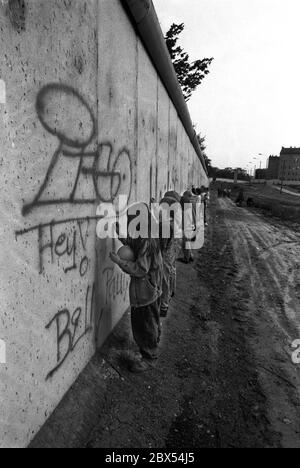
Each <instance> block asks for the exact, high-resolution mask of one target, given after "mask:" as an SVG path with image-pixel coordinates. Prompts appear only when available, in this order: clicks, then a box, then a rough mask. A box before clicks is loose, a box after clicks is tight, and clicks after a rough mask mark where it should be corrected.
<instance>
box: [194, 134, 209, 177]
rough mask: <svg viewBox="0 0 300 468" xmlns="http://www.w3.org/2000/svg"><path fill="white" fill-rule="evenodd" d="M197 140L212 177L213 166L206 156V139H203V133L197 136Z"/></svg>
mask: <svg viewBox="0 0 300 468" xmlns="http://www.w3.org/2000/svg"><path fill="white" fill-rule="evenodd" d="M197 139H198V142H199V146H200V148H201V152H202V155H203V157H204V159H205V163H206V167H207V171H208V175H210V173H211V170H212V165H211V159H209V157H208V156H207V154H206V143H205V140H206V137H205V136H204V137H202V136H201V133H199V134H198V135H197Z"/></svg>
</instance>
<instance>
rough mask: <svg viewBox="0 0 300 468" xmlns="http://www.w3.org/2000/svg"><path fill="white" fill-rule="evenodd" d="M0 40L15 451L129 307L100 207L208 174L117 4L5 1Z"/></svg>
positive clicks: (5, 382) (6, 387)
mask: <svg viewBox="0 0 300 468" xmlns="http://www.w3.org/2000/svg"><path fill="white" fill-rule="evenodd" d="M0 39H1V53H2V57H1V62H0V80H1V81H0V116H1V120H0V164H1V172H0V180H1V196H0V212H1V226H0V230H1V239H2V249H1V252H0V256H1V270H0V293H1V303H0V339H1V346H2V349H3V347H5V353H2V361H3V362H1V363H0V395H1V410H0V411H1V429H0V441H1V442H0V446H3V447H24V446H26V445H27V444H28V443H29V442H30V440H31V439H32V438H33V437H34V435H35V434H36V432H37V431H38V430H39V428H40V427H41V426H42V425H43V423H44V422H45V421H46V419H47V418H48V417H49V416H50V414H51V412H52V411H53V410H54V409H55V407H56V406H57V404H58V403H59V401H60V400H61V399H62V397H63V395H64V394H65V393H66V392H67V390H68V389H69V388H70V386H71V385H72V384H73V383H74V381H75V380H76V378H77V377H78V375H79V374H80V372H81V371H82V370H83V369H84V367H85V366H86V365H87V363H88V362H89V360H90V359H91V357H92V356H93V355H94V353H95V351H96V348H97V346H100V345H101V344H102V343H103V342H104V340H105V339H106V338H107V336H108V335H109V333H110V331H111V330H112V328H113V327H114V326H115V325H116V323H117V322H118V321H119V320H120V318H121V317H122V315H123V314H124V312H125V311H126V310H127V309H128V306H129V302H128V286H129V278H128V277H127V276H126V275H125V274H123V273H121V272H120V270H119V269H118V268H117V267H114V266H113V264H112V263H111V262H110V260H109V252H110V251H111V250H112V249H113V248H118V245H117V242H118V241H99V240H97V236H96V227H97V213H98V210H99V208H98V207H99V205H100V204H101V203H105V202H112V201H114V200H116V198H117V197H118V195H120V194H122V195H125V198H126V201H129V202H134V201H136V200H139V201H141V200H142V201H145V202H149V200H150V198H151V197H154V198H156V199H159V198H160V197H161V196H162V195H163V194H164V192H165V191H166V190H168V189H175V190H177V191H179V192H183V191H184V190H185V189H186V188H187V187H188V186H191V185H192V184H194V185H197V186H199V185H203V184H204V185H207V177H206V174H205V171H204V169H203V166H202V164H201V162H200V160H199V157H198V156H197V154H196V152H195V149H194V147H193V145H192V144H191V141H190V139H189V137H188V135H187V133H186V131H185V128H184V126H183V124H182V121H181V119H180V118H179V116H178V114H177V111H176V109H175V107H174V105H173V103H172V101H171V99H170V97H169V95H168V92H167V90H166V89H165V87H164V85H163V84H162V82H161V79H160V77H159V75H158V73H157V71H156V69H155V68H154V66H153V64H152V62H151V60H150V58H149V56H148V54H147V52H146V50H145V48H144V45H143V44H142V41H141V39H140V38H139V36H138V34H137V33H136V31H135V29H134V27H133V25H132V22H131V21H130V19H129V17H128V14H127V13H126V12H125V10H124V7H123V6H122V4H121V2H120V0H7V1H6V0H2V1H1V3H0ZM4 354H5V359H3V356H4ZM4 361H5V362H6V363H4Z"/></svg>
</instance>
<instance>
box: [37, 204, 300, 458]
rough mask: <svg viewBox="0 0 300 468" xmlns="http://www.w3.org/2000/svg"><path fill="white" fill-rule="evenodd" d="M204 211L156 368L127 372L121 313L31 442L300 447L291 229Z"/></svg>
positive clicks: (241, 213)
mask: <svg viewBox="0 0 300 468" xmlns="http://www.w3.org/2000/svg"><path fill="white" fill-rule="evenodd" d="M210 211H211V213H210V225H209V228H208V230H207V239H206V244H205V247H204V249H203V250H202V251H201V252H200V254H199V255H198V257H197V260H196V261H195V263H194V265H193V266H186V265H184V264H181V263H178V277H179V281H178V291H177V295H176V298H175V300H174V303H173V306H172V310H171V313H170V315H169V317H168V318H167V320H166V321H165V322H164V335H163V345H162V349H161V356H160V360H159V366H158V367H157V368H156V369H155V370H151V371H150V372H148V373H146V374H143V375H138V376H135V375H132V374H130V373H129V372H128V371H127V368H126V365H125V362H124V353H126V351H127V350H128V349H132V348H133V344H132V340H131V339H130V318H129V315H126V317H124V320H123V321H122V323H121V324H120V326H119V327H118V328H117V329H116V330H115V333H114V334H113V335H112V336H111V338H110V339H109V341H108V342H107V343H106V345H105V347H104V348H103V349H102V350H101V351H100V352H99V353H98V355H97V356H95V358H94V359H93V361H92V362H91V363H90V365H89V366H88V367H87V369H86V370H85V371H84V373H83V374H82V375H81V376H80V377H79V379H78V381H77V382H76V384H75V385H74V387H73V388H72V389H71V391H70V392H69V393H68V395H67V396H66V398H65V399H64V400H63V401H62V403H61V405H60V406H59V407H58V408H57V410H56V411H55V413H54V414H53V416H52V417H51V418H50V419H49V421H48V423H47V424H46V425H45V427H44V428H43V429H42V431H41V432H40V433H39V434H38V436H37V437H36V439H35V440H34V441H33V443H32V447H87V448H97V447H104V448H132V447H135V448H140V447H145V448H147V447H149V448H168V449H171V448H172V449H177V450H178V449H182V448H201V447H216V448H219V447H300V399H299V389H300V365H299V366H296V365H295V364H293V363H292V360H291V354H292V349H291V343H292V342H293V341H294V340H295V339H298V338H299V339H300V308H299V300H300V255H299V253H300V243H299V235H300V226H299V225H296V224H295V225H292V224H288V223H283V222H281V221H279V220H274V219H272V218H266V217H264V216H263V215H260V214H259V213H258V212H257V211H256V212H254V211H253V212H251V211H248V210H246V209H244V208H237V207H235V205H234V204H233V203H232V202H231V201H230V200H223V199H222V200H216V198H215V197H213V198H212V202H211V210H210Z"/></svg>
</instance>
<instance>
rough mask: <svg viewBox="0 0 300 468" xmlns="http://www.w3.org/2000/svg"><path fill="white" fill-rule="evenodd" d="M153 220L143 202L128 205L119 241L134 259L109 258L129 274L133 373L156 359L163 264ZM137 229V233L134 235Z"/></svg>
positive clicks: (141, 370) (159, 332) (113, 255)
mask: <svg viewBox="0 0 300 468" xmlns="http://www.w3.org/2000/svg"><path fill="white" fill-rule="evenodd" d="M134 213H135V214H134ZM137 218H138V225H139V231H137V230H136V229H135V232H134V233H133V232H132V226H135V228H136V227H137V225H136V224H135V223H136V220H137ZM153 222H155V220H153V217H152V216H151V213H150V211H149V208H148V206H147V205H146V204H144V203H140V204H137V205H134V206H133V207H131V208H130V209H129V210H128V237H127V239H126V240H122V239H120V240H121V242H123V244H124V245H127V246H129V247H130V248H131V250H132V251H133V254H134V258H135V260H134V261H125V260H122V259H121V258H120V257H119V256H118V255H117V254H116V253H111V255H110V258H111V260H112V261H113V262H114V263H116V264H117V265H118V266H119V267H120V268H121V269H122V270H123V271H124V272H125V273H127V274H129V275H130V276H131V282H130V291H129V292H130V304H131V324H132V332H133V337H134V339H135V341H136V343H137V345H138V347H139V350H140V353H141V357H142V358H141V359H140V360H137V361H135V362H133V363H132V364H131V366H130V370H131V371H132V372H134V373H140V372H144V371H147V370H149V369H151V368H152V367H153V365H154V364H155V363H156V362H157V359H158V344H159V341H160V335H161V329H160V300H161V294H162V276H163V264H162V256H161V251H160V245H159V239H152V238H151V223H153ZM145 229H146V235H145V236H144V235H143V234H144V233H145ZM137 232H140V234H139V235H137Z"/></svg>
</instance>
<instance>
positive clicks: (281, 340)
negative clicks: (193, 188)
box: [218, 200, 300, 447]
mask: <svg viewBox="0 0 300 468" xmlns="http://www.w3.org/2000/svg"><path fill="white" fill-rule="evenodd" d="M218 203H219V206H220V209H221V211H222V215H223V216H224V221H225V224H226V227H227V230H228V232H229V233H230V242H231V244H232V246H233V252H234V260H235V263H236V265H237V267H238V271H239V274H238V277H237V279H236V281H237V284H238V285H239V286H238V287H240V288H241V290H243V289H245V285H247V292H248V294H249V298H248V299H247V313H246V316H247V317H249V319H250V318H251V321H252V322H253V331H254V333H253V336H252V337H250V336H249V337H248V338H249V343H250V345H251V348H252V350H253V353H254V355H255V358H256V359H255V361H256V366H257V369H258V371H259V381H260V383H261V385H262V388H263V390H264V393H265V395H266V397H267V403H268V404H267V409H268V417H269V420H270V423H271V425H272V427H273V428H274V429H275V430H277V431H278V432H279V433H281V437H282V440H281V442H282V444H283V445H286V446H291V445H292V446H297V447H299V446H300V412H299V410H300V406H299V405H300V399H299V397H300V395H299V391H300V373H299V367H296V366H295V365H294V364H292V361H291V353H292V348H291V344H292V342H293V341H294V340H295V339H299V337H300V230H299V228H300V227H299V225H298V226H297V227H296V226H295V225H294V226H291V225H289V224H287V223H281V222H280V221H277V222H276V221H274V220H272V219H266V218H264V217H262V216H259V215H256V214H254V213H251V212H249V211H247V210H245V209H241V208H237V207H235V205H234V204H233V203H232V202H230V201H229V200H219V201H218Z"/></svg>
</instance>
